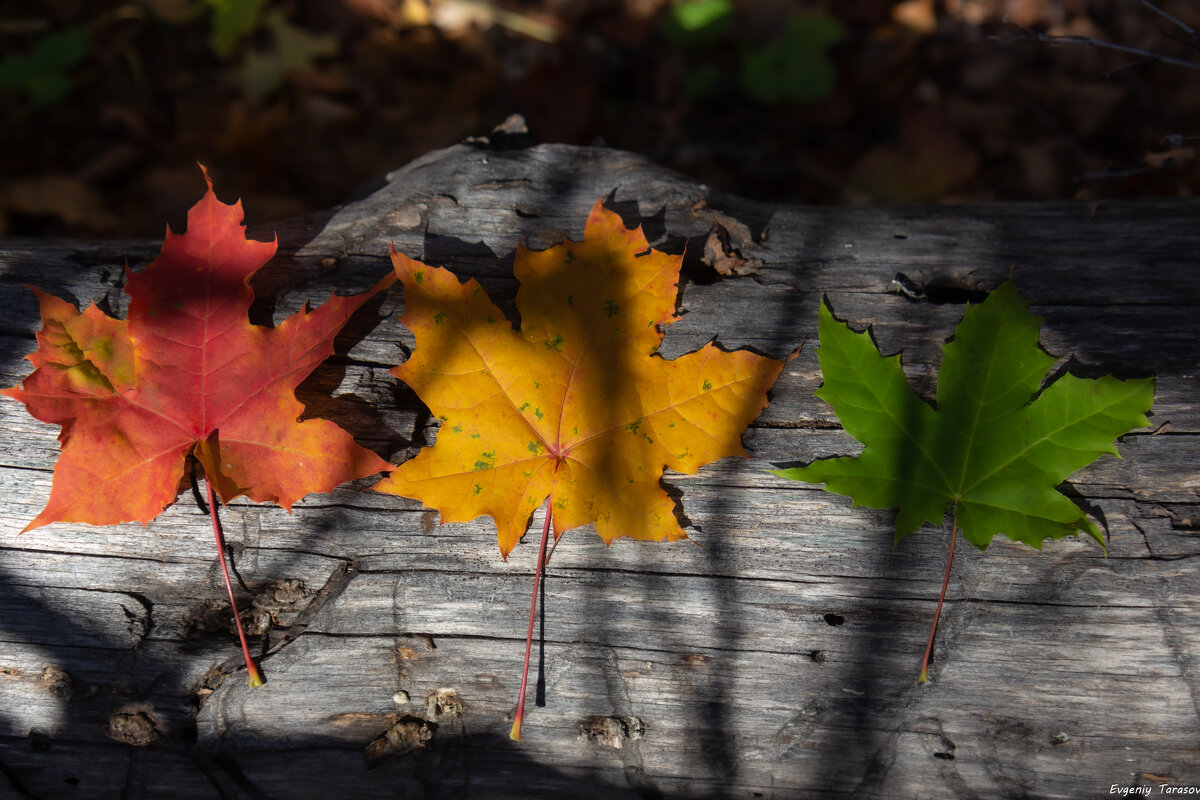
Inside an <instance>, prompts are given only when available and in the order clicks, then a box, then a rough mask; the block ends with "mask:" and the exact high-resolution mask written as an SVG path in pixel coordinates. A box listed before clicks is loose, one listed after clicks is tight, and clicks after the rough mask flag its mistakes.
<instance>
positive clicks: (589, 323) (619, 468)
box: [375, 202, 784, 558]
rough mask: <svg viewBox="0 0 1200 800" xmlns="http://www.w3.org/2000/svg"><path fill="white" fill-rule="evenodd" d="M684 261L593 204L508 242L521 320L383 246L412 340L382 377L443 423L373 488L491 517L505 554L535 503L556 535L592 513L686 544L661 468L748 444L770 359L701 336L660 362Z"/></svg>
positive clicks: (474, 288) (605, 528) (600, 529)
mask: <svg viewBox="0 0 1200 800" xmlns="http://www.w3.org/2000/svg"><path fill="white" fill-rule="evenodd" d="M682 261H683V258H682V256H672V255H668V254H666V253H661V252H657V251H653V250H650V249H649V244H648V243H647V241H646V237H645V236H644V235H643V233H642V230H641V228H636V229H633V230H630V229H627V228H626V227H625V225H624V224H623V223H622V222H621V218H620V217H619V216H618V215H617V214H615V213H613V212H611V211H607V210H605V209H604V208H603V206H602V203H601V202H597V203H596V205H595V207H594V208H593V209H592V212H591V215H590V216H589V217H588V220H587V225H586V227H585V230H584V239H583V241H581V242H574V241H569V240H568V241H566V242H563V243H561V244H559V245H556V246H554V247H551V248H550V249H548V250H544V251H541V252H535V251H532V250H528V249H526V248H525V247H524V246H523V245H522V246H520V247H519V248H518V251H517V256H516V263H515V264H514V267H513V271H514V273H515V275H516V277H517V278H518V280H520V281H521V288H520V290H519V291H518V292H517V308H518V309H519V311H520V313H521V328H520V330H519V331H517V330H514V329H513V327H512V326H511V325H510V324H509V322H508V320H507V319H506V318H505V316H504V314H503V313H502V312H501V311H500V310H499V309H498V308H497V307H496V306H495V304H494V303H492V301H491V300H490V299H489V298H488V296H487V294H486V293H485V292H484V291H483V289H482V287H480V285H479V284H478V282H476V281H475V280H474V279H472V280H469V281H467V282H466V283H465V284H464V283H460V282H459V281H458V279H457V278H456V277H455V276H454V275H453V274H452V273H450V272H449V271H447V270H445V269H440V268H431V267H428V266H425V265H424V264H421V263H420V262H418V261H413V260H412V259H409V258H406V257H405V256H403V255H401V254H400V253H397V252H395V251H393V253H392V263H393V265H394V267H395V270H396V274H397V275H398V276H399V277H400V280H401V281H403V283H404V289H405V311H404V315H403V316H402V317H401V318H400V319H401V321H402V322H403V323H404V324H405V325H406V326H407V327H408V328H409V330H411V331H412V332H413V334H414V335H415V336H416V340H417V347H416V350H415V351H414V353H413V354H412V356H411V357H410V358H409V359H408V360H407V361H405V363H404V364H402V365H401V366H399V367H396V368H395V369H393V370H392V373H393V374H394V375H396V377H398V378H400V379H401V380H403V381H404V382H405V383H407V384H408V385H409V386H411V387H412V388H413V389H414V390H415V391H416V393H417V395H418V396H419V397H420V398H421V399H422V400H423V401H424V402H425V404H426V405H428V406H429V408H430V410H432V411H433V413H434V414H435V415H437V416H438V418H439V419H440V420H441V423H442V424H441V428H440V430H439V431H438V437H437V443H436V445H435V446H433V447H431V448H426V449H424V450H422V451H421V452H420V453H419V454H418V455H417V457H416V458H414V459H412V460H410V461H407V462H405V463H404V464H402V465H400V467H398V468H397V469H396V470H395V471H394V472H392V473H391V475H390V476H389V477H388V478H386V479H384V480H383V481H381V482H380V483H378V484H376V486H375V489H377V490H379V491H382V492H387V493H391V494H399V495H403V496H405V497H412V498H415V499H418V500H420V501H421V502H422V503H424V504H425V505H426V506H427V507H430V508H436V509H437V510H438V511H439V512H440V513H441V521H442V522H467V521H470V520H473V519H475V518H477V517H479V516H482V515H485V514H486V515H488V516H491V517H492V518H493V519H494V520H495V521H496V527H497V529H498V534H499V544H500V553H501V555H502V556H504V557H505V558H507V556H508V553H509V552H510V551H511V550H512V548H513V547H514V546H515V545H516V543H517V542H518V541H519V540H520V538H521V536H522V535H523V534H524V532H525V528H526V527H527V525H528V523H529V519H530V516H531V514H532V513H533V511H534V510H535V509H536V508H537V507H538V506H539V505H540V504H541V503H542V501H543V500H545V499H546V498H547V497H549V498H550V504H551V509H552V511H551V513H552V515H553V525H554V535H555V538H556V539H557V538H558V537H559V536H561V535H562V533H563V532H564V531H567V530H570V529H572V528H577V527H579V526H581V525H585V524H587V523H589V522H594V523H595V527H596V532H597V533H598V534H600V537H601V538H602V539H604V541H605V542H606V543H611V542H612V541H613V540H614V539H617V538H619V537H622V536H629V537H632V538H635V539H649V540H655V541H664V540H676V539H683V538H686V537H687V534H685V533H684V531H683V529H682V528H680V526H679V523H678V522H677V521H676V519H675V514H674V503H673V501H672V500H671V498H670V497H669V496H668V495H667V493H666V492H665V491H663V489H662V487H661V486H660V485H659V479H660V478H661V477H662V473H663V468H664V467H669V468H671V469H673V470H676V471H677V472H682V473H686V474H689V475H690V474H695V473H696V471H697V470H698V469H699V468H700V467H701V466H703V465H704V464H708V463H710V462H712V461H715V460H717V459H719V458H723V457H725V456H734V455H740V456H745V455H746V454H745V451H744V450H743V449H742V445H741V434H742V431H743V430H744V429H745V428H746V426H747V425H748V424H750V422H751V421H752V420H753V419H754V418H755V417H757V416H758V414H759V413H760V412H761V411H762V409H763V408H764V407H765V406H766V404H767V396H766V393H767V389H768V388H769V387H770V386H771V384H772V383H774V381H775V379H776V377H778V375H779V372H780V370H781V369H782V368H783V363H784V362H782V361H777V360H774V359H770V358H765V357H763V356H759V355H755V354H754V353H751V352H748V351H744V350H743V351H735V352H725V351H722V350H721V349H719V348H717V347H715V346H714V345H713V344H711V343H710V344H708V345H705V346H704V347H703V348H701V349H700V350H697V351H696V352H694V353H689V354H687V355H684V356H681V357H679V358H676V359H674V360H671V361H668V360H666V359H664V358H662V357H660V356H659V355H658V353H657V351H658V346H659V344H660V342H661V341H662V337H663V335H662V332H661V331H660V330H659V326H660V325H665V324H668V323H670V322H673V321H674V320H675V319H676V316H675V313H674V307H675V295H676V291H677V287H676V284H677V281H678V278H679V268H680V265H681V263H682Z"/></svg>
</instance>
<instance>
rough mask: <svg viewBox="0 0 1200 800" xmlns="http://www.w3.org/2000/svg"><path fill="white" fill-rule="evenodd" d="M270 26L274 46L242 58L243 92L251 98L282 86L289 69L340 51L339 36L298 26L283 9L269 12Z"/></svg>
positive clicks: (308, 65)
mask: <svg viewBox="0 0 1200 800" xmlns="http://www.w3.org/2000/svg"><path fill="white" fill-rule="evenodd" d="M266 27H267V29H268V30H270V31H271V47H270V48H269V49H266V50H252V51H251V52H249V53H247V54H246V58H245V60H244V61H243V62H242V72H241V85H242V94H244V95H246V97H248V98H250V99H251V100H259V99H261V98H263V97H265V96H266V95H268V94H270V93H271V92H273V91H275V90H276V89H278V88H279V87H280V86H282V85H283V81H284V78H285V77H287V74H288V73H289V72H302V71H304V70H307V69H309V68H311V67H312V65H313V62H314V61H316V60H317V59H318V58H327V57H329V56H335V55H337V52H338V43H337V39H335V38H333V37H332V36H318V35H316V34H313V33H309V32H308V31H306V30H304V29H303V28H298V27H296V26H295V25H293V24H291V23H290V22H288V21H287V18H286V17H284V15H283V12H282V11H272V12H271V13H269V14H268V15H267V17H266Z"/></svg>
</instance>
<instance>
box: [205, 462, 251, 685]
mask: <svg viewBox="0 0 1200 800" xmlns="http://www.w3.org/2000/svg"><path fill="white" fill-rule="evenodd" d="M204 487H205V488H206V489H207V490H208V515H209V517H211V518H212V526H213V535H215V536H216V537H217V554H218V556H219V557H220V559H221V574H222V575H223V576H224V577H225V590H226V591H228V592H229V606H230V608H232V609H233V623H234V625H236V626H237V633H238V639H239V640H240V641H241V643H242V657H243V658H245V659H246V673H247V674H248V675H249V677H250V688H251V689H257V688H258V687H259V686H262V685H263V677H262V673H261V672H259V671H258V665H257V664H255V663H254V659H253V658H251V657H250V647H249V645H247V644H246V633H245V631H243V630H242V618H241V615H240V614H238V607H237V600H236V599H234V596H233V584H232V583H231V582H230V580H229V567H227V566H226V565H225V536H224V534H222V533H221V519H220V517H218V516H217V498H216V495H215V494H214V493H213V488H212V479H211V478H209V477H208V476H207V475H205V476H204Z"/></svg>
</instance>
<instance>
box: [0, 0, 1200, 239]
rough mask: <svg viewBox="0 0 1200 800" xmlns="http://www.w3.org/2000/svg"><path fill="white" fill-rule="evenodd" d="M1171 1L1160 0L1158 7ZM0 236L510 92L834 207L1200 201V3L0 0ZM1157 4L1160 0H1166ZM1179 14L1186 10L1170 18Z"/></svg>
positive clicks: (142, 217)
mask: <svg viewBox="0 0 1200 800" xmlns="http://www.w3.org/2000/svg"><path fill="white" fill-rule="evenodd" d="M1156 9H1157V10H1156ZM0 11H2V13H0V176H2V178H3V184H2V186H0V233H5V234H8V235H69V236H81V237H88V238H96V237H129V236H139V237H140V236H146V237H158V236H161V235H162V232H163V222H164V220H171V221H172V224H173V225H174V226H175V227H177V228H178V227H179V226H180V225H181V224H182V219H183V215H184V211H185V210H186V209H187V208H188V207H189V206H190V205H191V204H192V203H194V202H195V200H196V199H197V197H198V196H199V194H200V193H201V191H202V188H203V184H202V182H201V178H200V175H199V172H198V170H197V169H196V166H195V164H196V162H202V163H204V164H206V165H207V166H208V168H209V170H210V172H211V173H212V174H213V175H214V177H215V178H216V180H217V181H218V186H219V188H220V194H221V196H222V197H224V198H232V197H236V196H240V197H242V198H243V200H244V203H245V207H246V209H247V214H248V221H249V222H251V223H261V222H267V221H270V220H275V219H280V218H282V217H286V216H291V215H294V214H297V213H301V212H304V211H310V210H316V209H320V208H325V207H328V206H331V205H334V204H337V203H339V202H341V201H342V200H344V199H345V198H346V197H347V195H348V194H350V193H351V192H353V191H354V189H355V188H356V187H357V186H360V185H361V184H363V183H364V182H367V181H369V180H371V179H373V178H376V177H378V176H380V175H382V174H383V173H385V172H387V171H388V170H390V169H394V168H396V167H398V166H400V165H402V164H404V163H405V162H407V161H409V160H411V159H412V158H414V157H416V156H418V155H420V154H422V153H424V152H426V151H428V150H431V149H434V148H438V147H443V146H446V145H448V144H452V143H454V142H456V141H459V140H461V139H463V138H464V137H468V136H477V135H486V134H487V133H488V131H489V130H490V129H491V128H492V126H494V125H495V124H497V123H499V122H501V121H502V120H503V119H505V118H506V117H507V116H508V115H509V114H512V113H520V114H522V115H524V117H525V119H526V121H527V122H528V126H529V130H530V133H531V137H532V140H533V141H534V142H568V143H575V144H588V143H592V142H597V141H602V142H604V143H606V144H608V145H611V146H614V147H620V148H624V149H628V150H633V151H637V152H641V153H644V154H646V155H648V156H649V157H651V158H653V159H655V160H656V161H658V162H660V163H662V164H665V165H667V166H669V167H672V168H675V169H678V170H680V171H683V172H686V173H688V174H690V175H693V176H695V177H697V178H699V179H701V180H703V181H705V182H707V183H708V184H710V185H712V186H713V187H715V188H718V189H721V190H724V191H729V192H735V193H738V194H741V195H745V196H748V197H752V198H755V199H759V200H765V201H784V202H793V203H819V204H880V203H913V202H964V201H987V200H1011V199H1047V198H1080V199H1085V200H1093V201H1094V200H1102V199H1104V198H1106V197H1114V196H1138V195H1154V196H1191V195H1192V194H1193V193H1194V192H1195V191H1196V190H1197V188H1200V164H1198V162H1197V160H1196V157H1195V150H1194V145H1195V143H1196V141H1197V139H1198V138H1200V71H1198V70H1196V69H1192V68H1188V67H1187V66H1180V65H1174V64H1169V63H1163V62H1161V61H1154V60H1151V59H1149V58H1146V57H1143V56H1139V55H1137V54H1130V53H1124V52H1119V51H1116V50H1112V49H1104V48H1101V47H1097V46H1065V45H1052V44H1049V43H1046V42H1044V41H1036V40H1034V38H1033V37H1034V36H1035V35H1038V34H1043V35H1053V36H1082V37H1090V38H1092V39H1096V40H1103V41H1107V42H1112V43H1118V44H1121V45H1125V46H1129V47H1133V48H1140V49H1143V50H1146V51H1150V52H1153V53H1156V54H1160V55H1162V56H1167V57H1170V58H1175V59H1179V60H1181V61H1185V62H1189V63H1195V64H1197V65H1200V39H1198V38H1197V37H1196V36H1195V35H1193V34H1190V33H1189V32H1188V28H1200V5H1197V4H1196V3H1194V2H1166V1H1165V0H1164V2H1162V3H1158V4H1156V5H1155V6H1150V5H1149V4H1148V3H1145V2H1141V1H1140V0H1111V1H1109V2H1084V0H1058V1H1056V0H908V1H907V2H903V3H893V2H885V1H884V0H841V1H840V2H832V1H830V2H812V3H800V2H785V1H784V0H745V2H734V3H731V2H729V0H689V2H685V3H682V4H680V5H677V4H674V3H670V2H667V0H536V1H532V0H531V1H530V2H520V1H519V0H512V1H511V2H509V1H508V0H506V1H505V2H496V3H485V2H478V1H477V0H340V1H339V0H136V1H135V0H130V1H129V2H123V3H122V2H95V1H94V0H47V1H46V2H43V3H37V4H31V3H28V2H0ZM1160 12H1165V14H1164V13H1160ZM1166 15H1171V16H1172V17H1174V18H1175V19H1174V20H1172V19H1170V18H1169V17H1168V16H1166Z"/></svg>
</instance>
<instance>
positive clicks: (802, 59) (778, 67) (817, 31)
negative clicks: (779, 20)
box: [742, 14, 843, 103]
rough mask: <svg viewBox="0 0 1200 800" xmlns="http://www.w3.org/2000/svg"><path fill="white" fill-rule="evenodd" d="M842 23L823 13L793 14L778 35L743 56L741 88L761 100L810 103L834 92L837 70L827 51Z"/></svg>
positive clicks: (764, 101)
mask: <svg viewBox="0 0 1200 800" xmlns="http://www.w3.org/2000/svg"><path fill="white" fill-rule="evenodd" d="M842 33H843V31H842V26H841V23H839V22H838V21H837V20H836V19H834V18H833V17H830V16H826V15H825V14H796V15H794V16H793V17H792V18H791V19H790V20H788V25H787V27H786V28H785V29H784V31H783V33H781V34H780V35H779V36H778V37H777V38H775V39H774V40H772V41H771V42H769V43H768V44H767V45H766V46H765V47H762V48H760V49H758V50H753V51H750V52H747V53H746V54H745V55H744V56H743V59H742V88H743V89H744V90H745V92H746V95H747V96H749V97H751V98H753V99H755V100H757V101H758V102H760V103H776V102H779V101H780V100H795V101H796V102H798V103H811V102H812V101H814V100H820V99H821V98H822V97H824V96H825V95H827V94H829V93H830V92H831V91H833V87H834V84H835V83H836V81H837V71H836V69H835V68H834V66H833V62H832V61H830V60H829V58H828V57H827V56H826V54H825V53H826V51H827V50H828V49H829V48H830V46H832V45H833V44H834V43H836V42H837V41H838V40H839V39H841V38H842Z"/></svg>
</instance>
